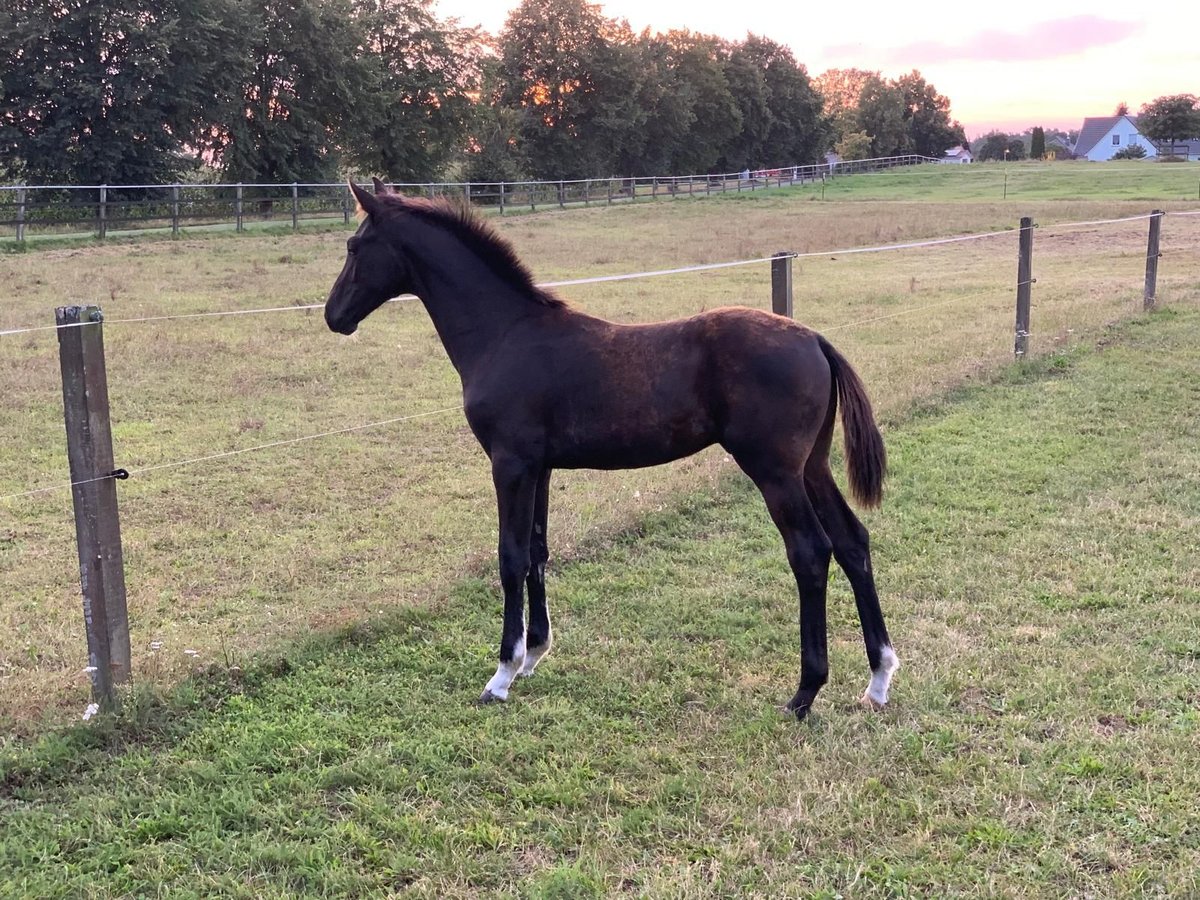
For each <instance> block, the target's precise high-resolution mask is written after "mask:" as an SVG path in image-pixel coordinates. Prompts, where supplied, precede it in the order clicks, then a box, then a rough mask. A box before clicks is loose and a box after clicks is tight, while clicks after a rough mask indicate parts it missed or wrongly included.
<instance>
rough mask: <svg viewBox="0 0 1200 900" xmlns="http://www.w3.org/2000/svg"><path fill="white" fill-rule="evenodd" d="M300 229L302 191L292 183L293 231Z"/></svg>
mask: <svg viewBox="0 0 1200 900" xmlns="http://www.w3.org/2000/svg"><path fill="white" fill-rule="evenodd" d="M299 227H300V189H299V187H298V186H297V185H296V182H294V181H293V182H292V231H295V230H296V229H297V228H299Z"/></svg>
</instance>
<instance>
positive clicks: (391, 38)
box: [339, 0, 481, 181]
mask: <svg viewBox="0 0 1200 900" xmlns="http://www.w3.org/2000/svg"><path fill="white" fill-rule="evenodd" d="M430 6H431V0H355V2H354V18H355V21H356V23H357V25H358V27H359V30H360V33H361V34H362V35H363V37H364V39H365V40H364V45H363V59H362V62H363V64H364V65H363V68H362V77H363V93H362V94H360V95H359V96H358V97H356V98H354V99H353V100H351V101H350V102H351V106H352V108H353V110H354V113H353V115H352V116H350V117H348V120H347V122H346V129H345V130H344V131H343V133H342V134H341V135H340V136H339V144H340V146H341V148H342V155H343V156H344V157H345V158H346V159H347V160H348V161H349V162H351V163H353V164H354V165H355V166H357V167H358V168H359V170H361V171H364V172H371V173H375V174H380V175H385V176H387V177H388V178H390V179H392V180H395V181H431V180H433V179H435V178H438V177H440V176H441V175H442V173H443V172H444V171H445V169H446V167H447V164H448V162H449V161H450V159H451V158H452V157H453V156H454V154H456V153H457V152H458V151H459V149H460V148H461V147H462V146H463V143H464V138H465V135H466V132H467V126H468V119H469V117H470V115H471V112H472V107H473V105H474V103H475V99H476V97H478V96H479V91H480V53H481V46H480V39H479V35H478V34H477V33H476V32H474V31H473V30H467V29H461V28H458V27H457V26H455V25H453V24H450V23H445V22H441V21H439V20H438V19H437V18H436V17H435V16H434V15H433V14H432V13H431V12H430ZM348 65H351V64H350V63H348Z"/></svg>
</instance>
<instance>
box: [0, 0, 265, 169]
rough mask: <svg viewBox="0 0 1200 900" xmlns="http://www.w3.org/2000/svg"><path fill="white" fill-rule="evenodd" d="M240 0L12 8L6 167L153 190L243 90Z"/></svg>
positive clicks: (4, 54) (3, 128) (4, 17)
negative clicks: (17, 165)
mask: <svg viewBox="0 0 1200 900" xmlns="http://www.w3.org/2000/svg"><path fill="white" fill-rule="evenodd" d="M244 35H245V30H244V20H243V17H242V5H241V4H240V3H238V2H236V0H155V2H151V0H122V2H120V3H118V2H115V0H7V2H6V3H5V4H4V5H3V7H2V8H0V63H2V65H0V96H2V97H3V102H2V105H0V158H4V159H10V160H18V159H19V160H20V161H21V163H20V167H21V169H22V172H21V174H22V175H23V177H26V178H28V179H31V180H40V181H70V182H75V183H81V184H101V183H108V184H147V183H150V184H153V183H163V182H169V181H171V180H174V179H175V178H177V177H179V176H180V175H181V174H182V173H183V172H184V171H185V170H186V169H188V168H189V167H190V166H193V165H194V164H195V157H194V156H189V155H188V154H187V153H186V149H187V148H188V147H195V146H196V144H195V141H194V138H195V137H196V136H197V135H198V134H199V133H200V132H201V131H202V130H203V128H204V127H205V126H206V125H207V124H208V123H210V122H211V120H212V118H213V115H214V113H215V110H216V108H217V107H219V105H220V104H221V102H222V101H223V100H224V99H226V98H228V97H229V96H231V95H232V94H233V93H234V91H235V90H236V85H237V75H236V73H237V71H238V66H237V63H236V60H237V59H238V57H239V55H240V53H241V52H242V51H243V49H244V48H245V46H246V42H245V36H244Z"/></svg>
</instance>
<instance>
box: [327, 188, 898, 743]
mask: <svg viewBox="0 0 1200 900" xmlns="http://www.w3.org/2000/svg"><path fill="white" fill-rule="evenodd" d="M350 188H351V189H352V190H353V192H354V196H355V198H356V199H357V201H358V206H359V215H360V217H361V219H362V222H361V224H360V226H359V228H358V231H357V232H356V233H355V234H354V236H353V237H351V238H350V239H349V240H348V241H347V242H346V262H345V265H344V266H343V268H342V272H341V274H340V275H339V276H338V279H337V281H336V282H335V283H334V285H333V289H332V290H331V291H330V293H329V299H328V300H327V301H326V303H325V321H326V322H327V323H328V325H329V327H330V328H331V329H333V330H334V331H336V332H338V333H340V334H353V333H354V331H355V330H356V329H357V328H358V325H359V323H360V322H361V321H362V320H363V319H364V318H366V316H367V315H368V314H370V313H371V312H372V311H373V310H375V309H376V308H378V307H379V306H380V305H381V304H383V303H384V302H386V301H387V300H388V299H389V298H391V297H395V296H397V295H398V294H401V293H412V294H416V295H417V297H419V298H420V299H421V301H422V303H424V304H425V308H426V310H427V311H428V313H429V316H430V318H431V319H432V320H433V325H434V328H436V329H437V333H438V335H439V336H440V337H441V340H442V343H443V345H445V348H446V352H447V354H449V357H450V362H451V363H452V364H453V365H454V368H455V369H457V370H458V374H459V376H460V377H461V379H462V385H463V401H464V403H463V406H464V410H465V412H466V417H467V422H468V423H470V426H471V430H472V431H473V432H474V433H475V436H476V438H478V439H479V443H480V444H482V445H483V449H484V451H485V452H486V453H487V455H488V457H489V458H490V460H491V463H492V479H493V481H494V483H495V486H496V501H497V505H498V507H499V515H500V546H499V558H500V580H501V583H502V585H503V588H504V627H503V631H502V633H501V638H500V661H499V665H498V666H497V668H496V674H495V675H493V676H492V678H491V680H490V681H488V683H487V686H486V687H485V688H484V691H483V695H482V696H481V697H480V698H479V699H480V702H482V703H488V702H491V701H497V700H505V699H507V698H508V691H509V687H510V686H511V685H512V683H513V681H514V680H515V678H516V676H517V675H531V674H533V671H534V669H535V668H536V666H537V665H538V663H539V662H540V661H541V660H542V658H543V657H544V656H545V655H546V653H547V652H548V651H549V650H550V614H549V611H548V610H547V607H546V580H545V574H546V569H545V566H546V561H547V559H549V551H548V549H547V538H546V512H547V507H548V505H549V486H550V473H551V471H552V470H554V469H578V468H590V469H631V468H637V467H639V466H653V465H657V464H659V463H665V462H669V461H671V460H674V459H679V458H680V457H684V456H688V455H690V454H692V453H696V452H697V451H699V450H702V449H703V448H705V447H708V446H710V445H712V444H720V445H721V446H722V447H724V448H725V449H726V450H727V451H728V452H729V454H730V455H731V456H732V457H733V458H734V459H735V460H736V461H737V463H738V465H739V466H741V468H742V470H743V471H744V472H745V473H746V474H747V475H748V476H749V477H750V478H751V479H752V480H753V481H754V483H755V484H756V485H757V486H758V489H759V490H760V491H761V492H762V495H763V499H764V500H765V501H766V503H767V508H768V509H769V510H770V513H771V517H772V518H773V519H774V521H775V524H776V526H777V527H778V528H779V531H780V533H781V534H782V535H783V541H784V544H785V545H786V547H787V558H788V562H789V563H790V564H791V568H792V572H793V573H794V574H795V577H796V585H797V588H798V589H799V593H800V636H801V665H800V685H799V687H798V688H797V690H796V693H795V695H794V696H793V697H792V699H791V700H790V701H789V702H788V704H787V708H788V709H789V710H791V711H792V712H794V713H795V715H796V718H797V719H803V718H804V716H805V715H806V714H807V712H808V710H809V708H810V707H811V706H812V703H813V700H814V699H815V698H816V696H817V692H818V691H819V690H820V689H821V686H822V685H823V684H825V681H826V679H827V677H828V671H829V663H828V658H827V653H826V624H825V587H826V582H827V580H828V573H829V559H830V555H831V553H832V555H833V556H834V557H835V558H836V559H837V561H838V564H839V565H840V566H841V567H842V568H843V569H844V570H845V572H846V575H847V576H848V577H849V579H850V584H851V585H852V587H853V589H854V599H855V602H856V604H857V606H858V615H859V619H860V620H861V622H862V629H863V638H864V640H865V642H866V649H867V660H868V662H869V663H870V666H871V673H872V674H871V680H870V683H869V685H868V687H867V690H866V693H865V694H864V696H863V702H864V703H866V704H868V705H870V706H872V707H875V708H879V707H882V706H883V705H884V704H886V703H887V698H888V687H889V684H890V682H891V678H892V673H893V672H895V670H896V669H897V668H898V666H899V664H900V663H899V659H898V658H897V656H896V654H895V652H894V651H893V650H892V646H891V641H890V640H889V638H888V632H887V628H886V626H885V625H884V621H883V613H882V612H881V610H880V608H879V598H878V595H877V594H876V592H875V580H874V576H873V575H872V572H871V557H870V550H869V547H868V538H867V531H866V529H865V528H864V527H863V526H862V524H861V523H860V522H859V521H858V519H857V518H855V516H854V513H853V512H851V510H850V507H849V505H848V504H847V503H846V501H845V499H844V498H843V497H842V494H841V492H840V491H839V490H838V487H837V484H836V483H835V482H834V480H833V475H832V474H831V472H830V471H829V446H830V442H831V440H832V438H833V427H834V418H835V415H836V413H837V406H838V402H839V401H840V402H841V406H842V426H843V430H844V432H845V447H846V466H847V471H848V474H849V482H850V490H851V492H852V493H853V495H854V497H855V498H856V499H857V500H858V501H859V502H860V503H862V504H864V505H866V506H877V505H878V504H879V501H880V498H881V496H882V488H883V477H884V472H885V468H886V457H885V453H884V447H883V439H882V437H881V436H880V434H879V429H878V428H877V427H876V425H875V421H874V417H873V415H872V412H871V405H870V402H869V401H868V400H867V396H866V392H865V391H864V389H863V385H862V382H861V381H860V380H859V378H858V376H857V375H856V374H855V372H854V370H853V369H852V368H851V367H850V364H849V363H848V362H847V361H846V359H845V358H844V357H843V356H842V355H841V354H840V353H838V351H837V350H835V349H834V348H833V347H832V346H831V345H830V344H829V342H828V341H826V340H825V339H824V338H823V337H821V336H820V335H818V334H816V333H814V332H813V331H810V330H809V329H807V328H805V327H804V326H802V325H798V324H796V323H795V322H793V321H792V320H790V319H787V318H784V317H781V316H777V315H772V314H770V313H766V312H761V311H758V310H754V309H746V308H727V309H716V310H713V311H711V312H706V313H701V314H700V315H696V316H692V317H691V318H688V319H679V320H676V321H671V322H661V323H656V324H650V325H620V324H616V323H613V322H607V321H605V320H603V319H597V318H594V317H592V316H589V315H586V314H584V313H582V312H579V311H578V310H575V309H572V308H571V307H569V306H568V305H567V304H566V303H565V302H564V301H563V300H561V299H559V298H558V297H556V296H554V295H553V294H551V293H549V292H548V291H546V290H543V289H540V288H538V287H537V286H535V284H534V283H533V279H532V277H531V275H530V272H529V270H528V269H527V268H526V267H525V266H524V265H523V264H522V263H521V262H520V260H518V259H517V256H516V254H515V253H514V252H513V249H512V247H511V246H510V245H509V244H508V243H507V242H505V241H504V240H503V239H502V238H500V237H499V236H498V235H497V234H495V233H494V232H493V231H492V229H491V228H490V227H489V226H487V225H486V224H484V223H483V222H482V221H481V220H479V219H477V218H475V217H474V216H473V215H472V214H471V213H470V212H469V210H467V209H460V208H457V207H455V206H453V205H451V204H449V203H445V202H433V201H425V200H413V199H405V198H403V197H400V196H399V195H397V194H394V193H392V191H391V189H390V188H389V187H388V186H387V185H385V184H383V183H382V182H380V181H379V180H378V179H376V180H375V194H371V193H369V192H367V191H364V190H362V189H361V188H359V187H358V186H357V185H355V184H351V185H350ZM526 588H527V589H528V592H529V621H528V624H526V621H525V603H524V593H525V589H526Z"/></svg>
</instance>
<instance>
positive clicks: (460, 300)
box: [414, 237, 542, 378]
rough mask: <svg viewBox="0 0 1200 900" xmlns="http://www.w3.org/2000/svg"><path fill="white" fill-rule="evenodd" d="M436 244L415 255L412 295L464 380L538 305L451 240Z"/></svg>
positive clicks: (449, 238)
mask: <svg viewBox="0 0 1200 900" xmlns="http://www.w3.org/2000/svg"><path fill="white" fill-rule="evenodd" d="M438 245H439V246H437V247H434V248H433V249H432V250H431V251H430V252H426V253H419V254H415V255H414V256H415V259H414V262H415V264H416V268H417V270H418V281H419V289H418V290H417V294H418V296H419V297H420V298H421V302H422V303H424V304H425V309H426V310H427V311H428V312H429V317H430V319H432V320H433V327H434V328H435V329H436V330H437V333H438V337H440V338H441V340H442V345H443V346H444V347H445V348H446V353H447V354H448V355H449V357H450V362H451V363H452V364H453V365H454V368H455V369H457V370H458V372H459V374H460V375H462V376H463V377H464V378H465V377H466V376H467V374H468V373H469V372H470V371H471V370H472V369H473V368H474V364H475V363H476V361H478V360H479V359H481V358H482V357H483V356H485V355H487V353H488V352H489V351H490V350H491V349H492V348H493V347H494V346H495V344H496V343H497V342H498V341H500V340H502V339H503V337H504V334H505V333H506V332H507V331H508V330H509V329H510V328H511V327H512V326H513V325H514V324H515V323H516V322H517V321H519V320H520V319H523V318H526V317H528V316H529V315H532V314H537V313H538V312H539V311H541V309H542V307H540V306H539V305H538V304H537V303H536V301H533V300H531V299H529V298H528V297H526V296H524V295H523V294H522V292H521V291H520V290H519V289H518V288H516V287H514V286H513V285H511V284H509V283H508V282H507V281H505V280H504V279H503V278H501V277H499V276H498V275H497V274H496V273H495V272H493V271H492V269H491V268H490V267H489V266H487V265H486V264H485V263H484V262H483V261H482V260H480V259H479V258H478V257H476V256H474V255H473V254H470V253H468V252H467V251H466V250H465V249H462V248H461V245H458V242H457V241H456V240H454V239H453V238H451V237H445V238H444V239H443V240H442V241H439V242H438ZM442 245H446V246H449V245H454V246H453V250H452V252H449V253H447V252H443V249H442Z"/></svg>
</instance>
